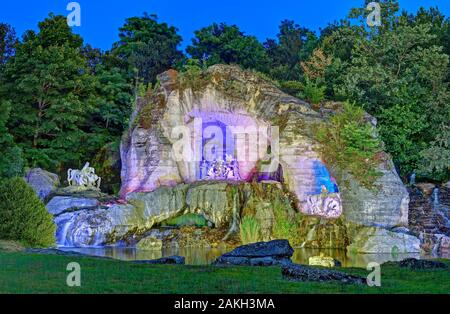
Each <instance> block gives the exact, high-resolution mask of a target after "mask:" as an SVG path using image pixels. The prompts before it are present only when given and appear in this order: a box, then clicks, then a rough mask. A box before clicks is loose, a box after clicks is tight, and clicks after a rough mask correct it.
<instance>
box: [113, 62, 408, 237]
mask: <svg viewBox="0 0 450 314" xmlns="http://www.w3.org/2000/svg"><path fill="white" fill-rule="evenodd" d="M159 80H160V87H159V88H158V89H157V90H156V91H155V92H154V94H153V95H152V96H150V97H147V98H146V99H143V100H141V101H140V103H139V105H138V107H137V108H136V111H135V113H134V122H133V124H132V127H131V128H130V130H129V132H128V134H127V135H126V136H124V140H123V142H122V146H121V157H122V189H121V196H122V197H123V198H126V197H127V195H129V194H130V193H135V192H151V191H155V190H156V189H158V188H159V187H163V186H172V187H173V186H176V185H178V184H181V183H194V182H197V181H202V180H205V179H208V178H209V179H211V176H209V177H208V176H207V175H206V174H209V173H207V172H208V171H209V172H210V173H211V171H212V172H214V169H215V168H214V165H215V163H214V162H215V160H216V158H217V159H221V158H222V157H223V158H222V159H224V160H225V159H226V158H227V157H228V156H230V160H231V158H233V159H236V160H237V161H238V167H235V168H234V169H236V168H237V169H238V172H239V174H238V175H239V179H240V180H241V181H247V182H249V181H252V180H254V179H259V180H262V179H269V180H277V181H280V182H282V184H283V186H284V187H285V188H286V190H287V191H288V192H290V193H291V194H292V195H293V196H294V198H295V201H296V206H297V209H298V210H299V211H301V212H302V213H305V214H307V215H312V216H319V217H324V218H338V217H341V216H344V217H345V218H346V219H348V220H349V221H352V222H354V223H360V224H363V225H370V226H380V227H384V228H392V227H396V226H406V225H407V224H408V202H409V196H408V193H407V191H406V189H405V187H404V186H403V184H402V182H401V180H400V178H399V177H398V175H397V173H396V172H395V170H394V167H393V166H392V163H391V162H390V161H387V162H386V163H384V164H381V165H380V170H382V172H383V176H382V177H381V178H380V179H379V181H378V182H377V184H378V185H379V186H381V189H380V190H377V191H376V192H374V191H369V190H366V189H365V188H363V187H362V186H360V185H359V184H358V182H356V181H355V180H353V181H351V184H350V186H348V187H346V186H343V185H342V186H341V185H340V182H337V181H336V179H335V178H334V177H333V174H334V172H335V171H339V169H336V170H333V169H331V168H330V167H328V166H327V165H326V164H325V162H324V161H323V160H322V156H321V155H320V149H319V148H320V147H319V144H318V143H317V142H315V141H314V137H313V134H312V132H313V131H312V126H313V125H314V124H316V123H318V122H321V121H323V120H324V119H327V118H328V117H329V116H330V115H331V114H333V112H334V110H335V109H338V108H322V109H321V110H314V109H313V107H312V106H311V105H310V104H308V103H306V102H304V101H301V100H299V99H297V98H294V97H291V96H289V95H287V94H285V93H283V92H281V91H280V90H279V89H277V88H276V87H275V86H273V85H272V84H271V83H270V82H267V81H265V80H263V79H261V78H259V77H258V76H257V75H255V74H254V73H251V72H247V71H242V70H240V69H239V68H237V67H233V66H223V65H217V66H213V67H211V68H209V69H208V71H207V75H206V76H205V77H204V78H203V80H202V81H201V82H200V83H201V84H197V85H199V86H196V84H194V82H185V80H184V78H183V77H182V75H181V74H178V73H177V72H175V71H168V72H166V73H164V74H162V75H160V77H159ZM368 119H369V120H371V119H370V117H369V118H368ZM372 120H373V119H372ZM373 123H374V124H375V122H373ZM274 126H276V127H278V128H273V127H274ZM239 128H241V129H244V130H245V131H244V132H241V133H245V134H244V135H243V137H242V138H241V140H239V136H241V135H242V134H238V135H236V132H234V131H235V130H236V129H239ZM211 129H212V131H211ZM230 129H231V130H232V132H230V131H229V130H230ZM249 130H257V131H256V135H255V134H253V133H252V132H251V131H249ZM221 131H222V132H221ZM217 133H222V134H221V137H218V136H217ZM229 133H232V135H229ZM261 134H262V135H261ZM181 138H182V139H189V140H190V141H189V143H190V144H189V145H188V146H189V147H188V150H189V152H187V153H186V146H182V145H181V146H180V145H179V142H180V139H181ZM205 138H206V139H205ZM230 138H231V140H230ZM208 140H209V142H208ZM214 141H216V143H217V142H220V143H224V145H223V147H222V148H221V149H219V150H217V149H216V151H214V149H212V150H211V149H210V148H211V147H213V145H211V142H214ZM255 143H257V144H255ZM252 144H255V145H254V146H251V145H252ZM253 148H254V149H253ZM252 149H253V150H256V151H252ZM208 150H209V152H211V151H212V152H213V154H215V155H214V156H213V158H209V159H208V156H207V154H208V152H207V151H208ZM180 151H181V152H183V153H185V155H186V154H187V155H190V158H179V156H178V155H179V152H180ZM274 151H277V152H279V154H278V155H276V154H274V153H273V152H274ZM240 154H244V155H246V157H247V158H240V157H241V155H240ZM251 154H254V155H253V157H254V158H249V157H248V156H249V155H251ZM210 155H211V154H210ZM255 156H256V157H255ZM264 163H265V164H269V165H270V164H271V165H275V167H266V168H267V169H269V170H261V169H262V168H261V164H264ZM211 168H213V170H211ZM213 178H214V177H213ZM215 179H217V178H215ZM225 179H226V178H225ZM232 179H233V180H234V179H236V176H233V177H232Z"/></svg>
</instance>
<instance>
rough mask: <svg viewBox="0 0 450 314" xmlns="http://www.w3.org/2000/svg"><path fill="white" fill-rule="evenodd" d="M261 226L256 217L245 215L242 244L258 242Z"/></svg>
mask: <svg viewBox="0 0 450 314" xmlns="http://www.w3.org/2000/svg"><path fill="white" fill-rule="evenodd" d="M260 229H261V228H260V226H259V223H258V221H257V220H256V218H255V217H252V216H245V217H244V218H243V219H242V222H241V230H240V233H241V242H242V244H249V243H256V242H259V241H260Z"/></svg>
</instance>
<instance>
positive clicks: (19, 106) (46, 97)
mask: <svg viewBox="0 0 450 314" xmlns="http://www.w3.org/2000/svg"><path fill="white" fill-rule="evenodd" d="M39 29H40V32H39V33H38V34H35V33H34V32H32V31H29V32H28V33H27V34H26V35H25V37H24V41H23V42H22V43H20V44H19V45H18V46H17V49H16V55H15V56H14V57H13V58H12V59H11V60H10V62H8V64H7V66H6V69H5V79H4V81H5V83H4V84H3V86H2V92H3V95H4V97H5V98H6V99H7V100H9V101H10V102H11V103H13V104H14V106H13V107H12V111H11V118H10V121H9V129H10V130H11V132H12V133H13V135H14V137H15V139H16V142H17V143H18V144H19V145H20V146H21V147H22V149H23V151H24V155H25V158H26V159H27V161H28V163H29V165H30V166H33V167H35V166H40V167H43V168H47V169H52V170H54V169H56V168H58V167H60V166H61V165H62V164H64V163H65V164H69V163H70V164H78V161H79V160H80V157H81V156H80V155H81V154H80V150H81V146H82V143H83V142H84V139H85V138H86V137H87V134H86V132H84V130H83V129H82V127H83V125H84V123H85V121H86V120H85V119H86V116H87V115H88V113H89V110H90V108H91V106H92V104H91V103H90V102H89V99H88V94H89V90H90V88H91V85H92V79H91V77H90V76H89V74H88V73H87V70H86V67H85V61H84V59H83V58H82V57H81V56H80V49H81V43H82V41H81V38H80V37H79V36H78V35H74V34H72V32H71V30H70V28H69V27H68V26H67V23H66V19H65V18H64V17H62V16H50V17H49V18H47V19H45V20H44V21H43V22H41V23H39Z"/></svg>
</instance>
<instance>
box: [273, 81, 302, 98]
mask: <svg viewBox="0 0 450 314" xmlns="http://www.w3.org/2000/svg"><path fill="white" fill-rule="evenodd" d="M279 84H280V88H281V90H282V91H284V92H285V93H287V94H289V95H292V96H297V95H299V94H300V93H301V92H302V91H303V88H304V84H303V83H301V82H299V81H280V82H279Z"/></svg>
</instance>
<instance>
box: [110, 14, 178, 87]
mask: <svg viewBox="0 0 450 314" xmlns="http://www.w3.org/2000/svg"><path fill="white" fill-rule="evenodd" d="M119 37H120V40H119V41H118V42H117V43H115V44H114V48H113V51H112V53H113V54H114V55H115V56H117V57H118V58H119V59H120V60H121V61H122V65H123V67H124V68H128V70H129V71H130V73H132V72H133V71H134V70H135V71H136V76H137V78H138V79H142V80H143V82H144V83H145V84H148V83H155V82H156V76H157V75H158V74H160V73H162V72H164V71H166V70H168V69H170V68H172V67H174V66H175V65H176V64H177V63H178V62H180V61H181V60H182V58H183V53H182V52H181V51H179V50H178V46H179V45H180V43H181V41H182V38H181V36H180V35H178V29H177V28H175V27H173V26H169V25H168V24H166V23H159V22H158V17H157V16H156V15H149V14H147V13H144V15H143V16H142V17H131V18H128V19H126V21H125V24H124V25H123V26H122V27H121V28H120V29H119Z"/></svg>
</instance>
